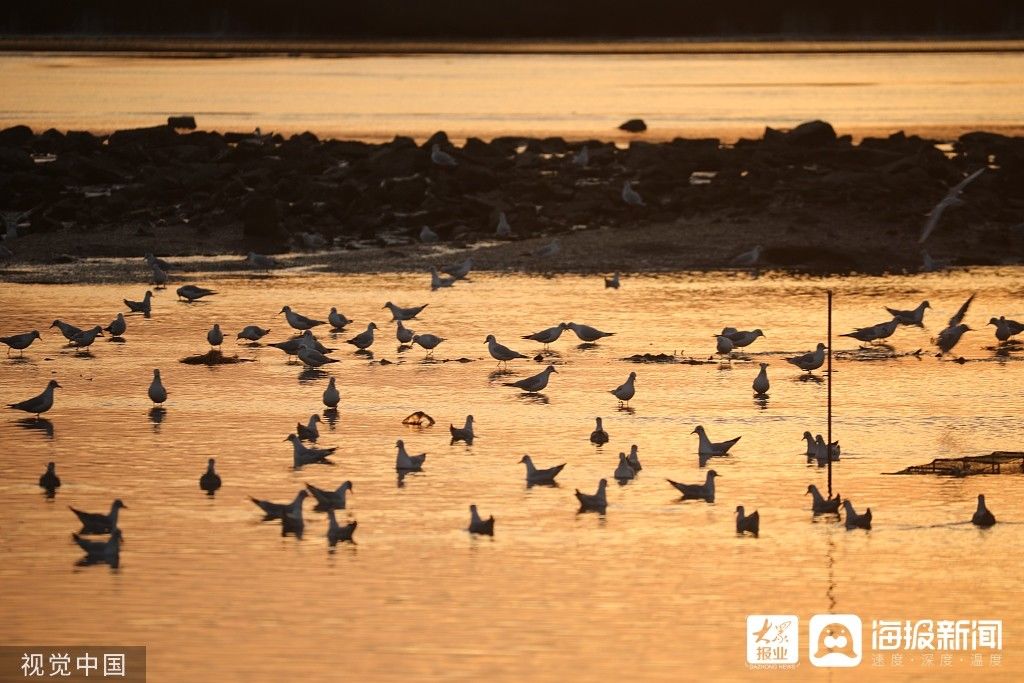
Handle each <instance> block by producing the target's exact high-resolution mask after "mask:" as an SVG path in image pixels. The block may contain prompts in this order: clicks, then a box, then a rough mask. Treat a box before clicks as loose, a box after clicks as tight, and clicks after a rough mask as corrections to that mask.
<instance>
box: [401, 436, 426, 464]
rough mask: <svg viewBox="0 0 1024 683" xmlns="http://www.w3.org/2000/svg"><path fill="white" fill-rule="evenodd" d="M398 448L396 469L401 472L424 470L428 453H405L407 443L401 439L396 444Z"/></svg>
mask: <svg viewBox="0 0 1024 683" xmlns="http://www.w3.org/2000/svg"><path fill="white" fill-rule="evenodd" d="M395 447H396V448H398V455H397V456H396V457H395V469H396V470H398V471H399V472H419V471H420V470H421V469H423V461H424V460H426V459H427V454H426V453H420V454H419V455H409V454H408V453H406V452H405V442H404V441H402V440H401V439H399V440H398V441H396V442H395Z"/></svg>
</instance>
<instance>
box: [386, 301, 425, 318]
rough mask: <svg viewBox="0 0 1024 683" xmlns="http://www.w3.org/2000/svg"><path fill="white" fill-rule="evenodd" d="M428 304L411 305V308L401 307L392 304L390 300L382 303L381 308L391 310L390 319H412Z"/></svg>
mask: <svg viewBox="0 0 1024 683" xmlns="http://www.w3.org/2000/svg"><path fill="white" fill-rule="evenodd" d="M429 305H430V304H423V305H422V306H412V307H411V308H401V307H399V306H396V305H394V304H393V303H391V302H390V301H389V302H387V303H386V304H384V306H383V308H386V309H388V310H389V311H391V319H392V320H412V319H413V318H415V317H416V316H417V315H419V314H420V312H421V311H423V309H424V308H426V307H427V306H429Z"/></svg>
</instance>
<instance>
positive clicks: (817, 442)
mask: <svg viewBox="0 0 1024 683" xmlns="http://www.w3.org/2000/svg"><path fill="white" fill-rule="evenodd" d="M839 453H840V448H839V442H838V441H835V442H833V443H831V444H829V445H828V446H826V445H825V439H824V438H823V437H822V436H821V434H818V435H817V436H816V437H814V458H815V459H816V460H817V461H818V465H820V466H822V467H824V466H825V465H826V464H827V463H828V461H829V460H831V461H832V462H837V461H838V460H839Z"/></svg>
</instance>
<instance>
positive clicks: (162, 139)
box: [107, 126, 178, 147]
mask: <svg viewBox="0 0 1024 683" xmlns="http://www.w3.org/2000/svg"><path fill="white" fill-rule="evenodd" d="M177 141H178V134H177V133H175V132H174V129H173V128H171V127H170V126H151V127H149V128H130V129H127V130H119V131H116V132H114V133H113V134H112V135H111V136H110V138H109V140H108V141H107V144H109V145H110V146H111V147H128V146H135V147H166V146H167V145H173V144H175V143H176V142H177Z"/></svg>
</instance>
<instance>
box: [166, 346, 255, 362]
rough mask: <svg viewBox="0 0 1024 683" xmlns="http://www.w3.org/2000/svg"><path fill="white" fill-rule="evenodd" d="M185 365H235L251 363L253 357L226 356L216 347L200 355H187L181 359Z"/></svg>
mask: <svg viewBox="0 0 1024 683" xmlns="http://www.w3.org/2000/svg"><path fill="white" fill-rule="evenodd" d="M180 362H182V363H184V364H185V365H234V364H235V363H251V362H253V359H252V358H239V357H238V356H225V355H224V354H223V353H221V352H220V351H217V350H216V349H210V350H209V351H207V352H206V353H203V354H200V355H198V356H187V357H185V358H182V359H181V361H180Z"/></svg>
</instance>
